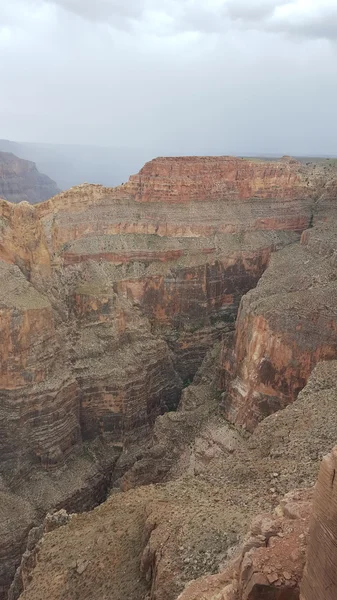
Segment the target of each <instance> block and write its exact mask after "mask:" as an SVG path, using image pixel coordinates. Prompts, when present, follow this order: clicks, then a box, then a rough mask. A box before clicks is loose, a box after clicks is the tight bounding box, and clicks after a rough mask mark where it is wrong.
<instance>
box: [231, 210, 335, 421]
mask: <svg viewBox="0 0 337 600" xmlns="http://www.w3.org/2000/svg"><path fill="white" fill-rule="evenodd" d="M336 247H337V230H336V228H335V227H334V222H333V220H332V223H331V226H330V227H329V226H327V225H324V226H323V225H317V226H314V227H313V228H312V229H309V230H307V231H306V232H305V233H304V234H303V235H302V239H301V245H300V247H296V252H295V253H294V250H293V248H290V247H289V248H287V249H285V250H282V251H281V252H279V253H277V254H276V255H275V256H273V258H272V261H271V264H270V266H269V268H268V270H267V271H266V273H265V274H264V276H263V277H262V278H261V280H260V282H259V284H258V285H257V287H256V289H255V290H252V291H251V292H249V293H248V294H247V295H246V296H245V297H244V298H243V300H242V302H241V306H240V312H239V315H238V322H237V328H236V339H235V347H234V351H230V352H227V349H226V348H225V351H224V353H223V359H222V360H223V367H224V382H223V385H224V386H227V389H228V393H225V394H224V408H225V414H226V416H227V418H228V419H229V420H230V421H232V422H233V423H235V424H237V425H241V426H244V427H245V428H247V429H248V430H250V431H252V430H253V429H254V427H255V426H256V424H257V423H258V421H259V420H261V419H262V418H264V417H265V416H267V415H268V414H270V413H272V412H275V411H276V410H279V409H281V408H284V407H285V406H286V405H287V404H289V402H293V401H294V399H295V398H296V397H297V394H298V392H299V391H300V390H301V389H302V388H303V387H304V385H305V384H306V382H307V380H308V377H309V375H310V373H311V371H312V370H313V367H314V366H315V365H316V364H317V363H318V362H319V361H321V360H330V359H333V358H336V357H337V261H336Z"/></svg>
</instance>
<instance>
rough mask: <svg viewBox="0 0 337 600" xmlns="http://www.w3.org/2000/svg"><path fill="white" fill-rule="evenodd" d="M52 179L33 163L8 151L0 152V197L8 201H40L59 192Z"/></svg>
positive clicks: (33, 202)
mask: <svg viewBox="0 0 337 600" xmlns="http://www.w3.org/2000/svg"><path fill="white" fill-rule="evenodd" d="M59 191H60V190H59V189H58V187H57V185H56V183H55V181H53V180H52V179H50V178H49V177H48V176H47V175H44V174H43V173H40V172H39V171H38V170H37V168H36V166H35V164H34V163H33V162H30V161H29V160H23V159H22V158H18V157H17V156H15V155H14V154H11V153H10V152H0V198H5V199H6V200H9V201H10V202H22V201H26V202H31V203H32V204H35V203H36V202H42V201H43V200H48V198H51V197H52V196H55V195H56V194H58V193H59Z"/></svg>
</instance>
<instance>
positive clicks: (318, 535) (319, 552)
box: [301, 447, 337, 600]
mask: <svg viewBox="0 0 337 600" xmlns="http://www.w3.org/2000/svg"><path fill="white" fill-rule="evenodd" d="M336 469H337V448H336V447H335V448H334V449H333V451H332V452H331V454H328V455H327V456H325V457H324V459H323V462H322V465H321V468H320V472H319V476H318V482H317V485H316V489H315V495H314V502H313V511H312V518H311V524H310V534H309V546H308V556H307V563H306V567H305V572H304V577H303V583H302V586H301V600H317V599H318V598H324V600H334V598H336V590H337V574H336V558H337V557H336V542H337V492H336V482H335V476H336Z"/></svg>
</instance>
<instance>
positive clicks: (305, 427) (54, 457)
mask: <svg viewBox="0 0 337 600" xmlns="http://www.w3.org/2000/svg"><path fill="white" fill-rule="evenodd" d="M0 213H1V214H0V280H1V286H0V303H1V304H0V326H1V333H2V335H1V341H0V398H1V401H0V457H1V458H0V511H1V521H0V523H1V524H0V599H1V600H7V598H9V600H17V598H19V597H20V599H21V600H45V598H49V599H50V600H61V599H62V600H65V599H69V600H73V599H74V600H75V598H81V599H84V598H85V599H88V600H95V599H98V598H99V599H100V600H103V599H105V600H122V599H123V600H124V599H128V600H145V599H146V600H177V599H178V598H181V600H220V599H221V600H264V599H267V598H268V599H269V600H298V599H299V598H300V597H301V600H314V598H315V599H316V600H324V598H326V600H330V598H331V600H332V599H333V598H334V596H333V593H334V592H333V591H332V595H331V596H328V595H326V596H323V595H320V594H322V592H321V591H320V589H323V588H324V586H325V585H326V581H325V577H326V574H325V573H323V571H324V562H323V559H322V560H321V557H322V556H324V552H326V556H328V555H329V556H330V555H332V552H333V551H332V549H331V548H330V549H329V543H330V542H329V540H330V539H331V536H330V537H329V536H328V539H325V537H326V533H325V532H326V530H327V525H326V521H327V520H329V527H330V518H331V515H330V514H328V513H329V510H330V507H334V504H333V502H335V500H336V498H335V487H334V476H332V475H331V473H333V472H334V471H333V468H334V467H333V464H334V461H335V460H336V459H335V452H333V453H332V454H330V458H325V459H324V461H323V463H322V467H321V471H320V475H319V479H318V484H317V486H316V488H315V491H314V492H313V485H314V483H315V481H316V478H317V475H318V471H319V467H320V462H321V460H322V458H323V456H324V455H326V454H327V453H330V452H331V450H332V448H333V446H334V445H335V444H336V442H337V416H336V415H337V412H336V403H337V375H336V373H337V371H336V366H337V362H336V360H337V254H336V252H337V251H336V248H337V225H336V223H337V219H336V217H337V166H336V164H335V162H334V161H328V160H327V161H323V160H321V161H317V162H307V163H302V162H300V161H297V160H294V159H292V158H290V157H283V158H282V159H280V160H278V161H262V160H253V159H252V160H249V159H239V158H232V157H181V158H158V159H155V160H153V161H151V162H149V163H147V164H146V165H145V166H144V167H143V169H141V171H140V172H139V173H138V174H137V175H133V176H131V177H130V179H129V181H128V182H127V183H125V184H123V185H121V186H118V187H117V188H111V189H110V188H104V187H102V186H98V185H86V184H85V185H82V186H79V187H76V188H72V189H70V190H69V191H67V192H63V193H60V194H59V195H57V196H55V197H53V198H51V199H49V200H47V201H45V202H42V203H41V204H36V205H34V206H33V205H31V204H28V202H21V203H19V204H11V203H9V202H8V201H6V200H0ZM329 478H330V479H329ZM332 479H333V481H332ZM331 481H332V484H331ZM329 482H330V483H329ZM329 485H330V488H331V489H330V488H329V489H327V488H328V486H329ZM327 495H328V496H329V495H330V496H329V497H328V496H327ZM327 498H328V499H327ZM332 498H333V500H332ZM331 510H332V508H331ZM85 511H87V512H85ZM258 515H261V516H260V517H258ZM252 520H253V524H251V523H252ZM331 531H332V530H331ZM247 532H249V534H248V537H247ZM332 535H333V536H335V530H333V531H332ZM334 539H336V536H335V538H334ZM315 540H316V541H315ZM317 544H322V551H321V554H320V556H319V557H317V556H316V553H317ZM325 547H326V549H325ZM289 556H290V557H291V560H289ZM307 556H308V560H307V558H306V557H307ZM306 560H307V564H306V567H305V568H304V566H305V563H306ZM303 570H304V577H303ZM327 576H328V577H329V578H330V580H331V582H332V583H331V586H332V590H335V592H336V586H335V582H334V573H333V569H332V570H331V572H329V573H328V574H327ZM302 579H303V582H302ZM319 586H321V587H320V588H319ZM300 594H301V596H300Z"/></svg>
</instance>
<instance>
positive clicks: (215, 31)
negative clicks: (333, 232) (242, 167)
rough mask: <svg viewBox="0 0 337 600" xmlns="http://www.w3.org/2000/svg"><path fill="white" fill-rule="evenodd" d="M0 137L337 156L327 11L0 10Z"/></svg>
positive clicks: (175, 0)
mask: <svg viewBox="0 0 337 600" xmlns="http://www.w3.org/2000/svg"><path fill="white" fill-rule="evenodd" d="M0 52H1V61H0V81H1V94H0V125H1V127H0V138H8V139H12V140H17V141H39V142H59V143H81V144H84V143H85V144H95V145H109V146H127V147H148V148H154V151H155V152H157V153H160V154H165V153H167V154H169V153H177V154H182V153H189V154H197V153H199V154H200V153H221V154H227V153H249V152H255V153H265V152H268V153H270V152H276V153H277V152H281V153H289V154H290V153H292V154H302V153H305V154H317V153H321V154H324V153H326V154H337V0H0Z"/></svg>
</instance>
